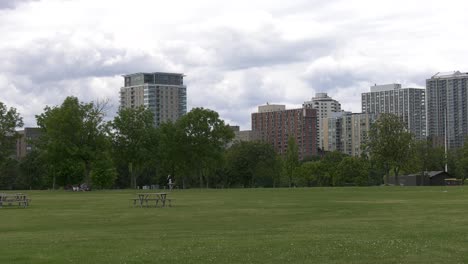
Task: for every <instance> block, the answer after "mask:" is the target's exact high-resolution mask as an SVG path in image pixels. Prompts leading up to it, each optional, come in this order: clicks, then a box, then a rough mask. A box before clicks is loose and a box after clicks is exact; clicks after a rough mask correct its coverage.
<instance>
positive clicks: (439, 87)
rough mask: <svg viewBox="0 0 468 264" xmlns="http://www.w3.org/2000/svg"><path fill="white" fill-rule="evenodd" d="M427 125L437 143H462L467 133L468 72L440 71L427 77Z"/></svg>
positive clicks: (448, 146) (453, 144)
mask: <svg viewBox="0 0 468 264" xmlns="http://www.w3.org/2000/svg"><path fill="white" fill-rule="evenodd" d="M426 94H427V128H428V134H429V136H430V137H431V139H432V140H433V142H434V143H435V144H436V145H439V146H444V145H446V146H447V148H459V147H462V146H463V144H464V141H465V138H466V136H468V73H462V72H459V71H456V72H449V73H438V74H436V75H434V76H432V77H431V78H430V79H427V80H426Z"/></svg>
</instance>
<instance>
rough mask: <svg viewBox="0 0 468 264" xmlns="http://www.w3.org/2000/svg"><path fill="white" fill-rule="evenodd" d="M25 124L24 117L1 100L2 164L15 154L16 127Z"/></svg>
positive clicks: (0, 157) (0, 151)
mask: <svg viewBox="0 0 468 264" xmlns="http://www.w3.org/2000/svg"><path fill="white" fill-rule="evenodd" d="M22 126H23V119H22V117H21V116H20V114H19V113H18V112H17V111H16V109H15V108H13V107H10V108H8V107H7V106H6V105H5V104H3V103H2V102H0V164H1V163H2V162H3V161H5V160H6V159H7V158H9V157H10V156H11V155H13V154H14V151H15V143H16V139H17V138H18V137H19V135H18V133H17V132H16V130H15V129H16V128H18V127H22Z"/></svg>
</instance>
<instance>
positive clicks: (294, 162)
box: [284, 137, 299, 187]
mask: <svg viewBox="0 0 468 264" xmlns="http://www.w3.org/2000/svg"><path fill="white" fill-rule="evenodd" d="M298 166H299V149H298V147H297V144H296V140H295V139H294V138H293V137H289V139H288V148H287V150H286V157H285V158H284V169H285V172H286V176H287V177H288V185H289V187H291V186H292V185H293V184H294V180H293V176H294V170H295V169H296V168H297V167H298Z"/></svg>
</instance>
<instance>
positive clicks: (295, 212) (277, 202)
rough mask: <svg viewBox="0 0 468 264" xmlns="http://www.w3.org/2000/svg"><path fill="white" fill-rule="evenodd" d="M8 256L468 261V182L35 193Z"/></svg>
mask: <svg viewBox="0 0 468 264" xmlns="http://www.w3.org/2000/svg"><path fill="white" fill-rule="evenodd" d="M25 193H27V194H28V195H30V197H31V198H32V199H33V200H32V204H31V206H30V207H29V208H26V209H24V208H2V209H0V263H468V188H465V187H368V188H295V189H232V190H177V191H174V192H172V193H171V194H169V196H170V197H171V198H173V199H175V201H174V202H173V205H174V206H173V207H171V208H133V207H132V206H131V203H130V199H131V198H133V197H134V196H135V193H136V191H134V190H125V191H93V192H86V193H84V192H78V193H74V192H64V191H25Z"/></svg>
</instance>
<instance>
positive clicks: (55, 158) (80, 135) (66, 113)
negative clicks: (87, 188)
mask: <svg viewBox="0 0 468 264" xmlns="http://www.w3.org/2000/svg"><path fill="white" fill-rule="evenodd" d="M104 108H105V104H99V103H82V102H79V101H78V98H76V97H67V98H66V99H65V100H64V102H63V103H62V105H60V106H54V107H49V106H47V107H46V108H45V109H44V113H42V114H40V115H37V116H36V119H37V124H38V126H39V127H40V128H41V129H42V135H41V137H40V138H39V140H38V142H37V147H38V149H39V150H40V151H42V152H43V155H44V158H45V159H46V160H47V163H48V165H49V170H50V172H51V173H52V175H53V177H54V180H53V182H54V183H55V177H57V176H59V177H60V179H59V181H61V182H62V183H63V184H75V183H77V182H76V180H79V181H81V180H83V181H84V182H85V183H87V184H88V185H90V183H91V179H90V173H91V170H92V164H93V162H94V160H95V159H96V158H97V157H98V156H99V154H100V153H101V152H103V151H106V149H107V148H108V140H107V137H106V134H105V122H104V114H105V112H104V110H105V109H104ZM72 169H73V171H70V170H72ZM79 171H82V172H83V176H82V177H81V179H70V178H68V177H69V175H76V173H78V172H79ZM70 180H73V182H71V181H70Z"/></svg>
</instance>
